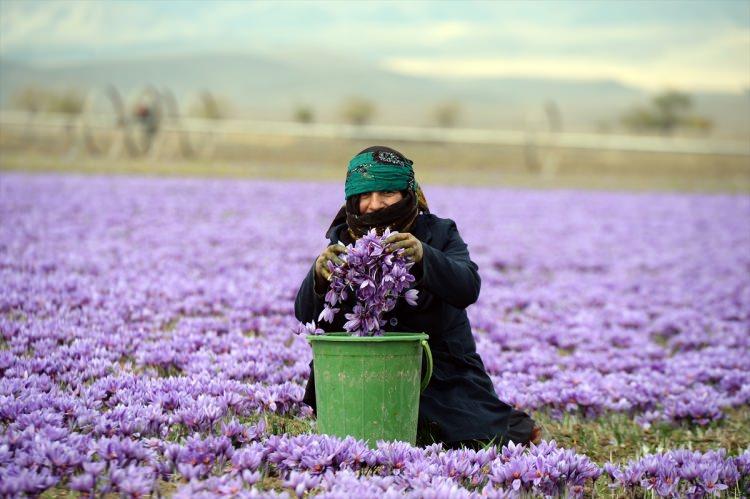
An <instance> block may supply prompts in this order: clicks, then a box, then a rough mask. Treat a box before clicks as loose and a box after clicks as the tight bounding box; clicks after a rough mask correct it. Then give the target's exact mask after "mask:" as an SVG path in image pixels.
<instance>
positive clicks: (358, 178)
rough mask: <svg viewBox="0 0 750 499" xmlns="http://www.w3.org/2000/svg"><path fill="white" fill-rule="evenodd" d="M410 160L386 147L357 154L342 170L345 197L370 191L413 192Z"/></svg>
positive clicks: (413, 182)
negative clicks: (344, 178)
mask: <svg viewBox="0 0 750 499" xmlns="http://www.w3.org/2000/svg"><path fill="white" fill-rule="evenodd" d="M413 164H414V163H413V162H412V161H411V160H410V159H406V158H404V157H402V156H399V155H397V154H394V153H392V152H389V151H373V152H363V153H360V154H357V155H356V156H354V158H352V160H351V161H350V162H349V168H348V169H347V172H346V185H345V187H344V190H345V196H344V197H345V198H349V197H350V196H355V195H357V194H363V193H365V192H374V191H405V190H409V191H412V192H416V190H417V187H419V186H418V184H417V182H416V181H415V180H414V169H413V168H412V165H413Z"/></svg>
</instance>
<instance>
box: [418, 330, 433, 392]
mask: <svg viewBox="0 0 750 499" xmlns="http://www.w3.org/2000/svg"><path fill="white" fill-rule="evenodd" d="M420 343H421V344H422V348H423V349H424V353H426V354H427V369H426V370H425V373H424V376H423V377H422V385H421V387H420V389H419V392H420V393H421V392H423V391H424V389H425V388H427V385H428V384H429V383H430V378H431V377H432V352H431V351H430V345H429V344H428V343H427V340H421V341H420Z"/></svg>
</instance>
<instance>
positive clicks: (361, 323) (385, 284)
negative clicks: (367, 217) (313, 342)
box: [308, 229, 418, 336]
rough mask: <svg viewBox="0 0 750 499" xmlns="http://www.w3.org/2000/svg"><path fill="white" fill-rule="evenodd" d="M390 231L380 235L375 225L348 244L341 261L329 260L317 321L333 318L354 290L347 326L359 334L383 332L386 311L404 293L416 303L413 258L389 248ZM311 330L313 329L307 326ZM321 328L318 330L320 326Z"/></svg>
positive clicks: (378, 333) (371, 334)
mask: <svg viewBox="0 0 750 499" xmlns="http://www.w3.org/2000/svg"><path fill="white" fill-rule="evenodd" d="M391 234H395V232H391V231H390V229H386V230H385V231H384V232H383V235H382V236H379V235H378V234H377V232H376V231H375V229H372V230H370V231H369V232H368V233H367V234H366V235H364V236H362V237H361V238H359V239H358V240H357V241H356V242H355V244H354V245H351V244H350V245H348V246H347V247H346V249H347V253H346V255H342V256H341V259H342V260H343V261H344V263H343V264H342V265H335V264H334V263H333V262H331V261H329V262H328V270H330V271H331V285H330V289H329V290H328V292H327V293H326V296H325V301H326V304H325V307H324V308H323V311H322V312H321V313H320V316H319V317H318V321H321V320H324V321H327V322H333V318H334V317H335V316H336V314H337V313H338V312H339V311H340V308H339V307H336V305H339V304H340V303H343V302H344V301H345V300H346V299H347V298H348V297H349V293H354V295H355V297H356V300H357V302H356V304H355V305H354V308H353V309H352V312H351V313H348V314H346V315H345V316H344V317H346V319H347V322H346V323H345V324H344V329H345V330H346V331H348V332H350V333H354V334H355V335H356V336H380V335H382V334H383V332H382V329H381V328H382V327H383V326H384V325H385V319H383V314H384V313H386V312H390V311H391V310H393V309H394V307H395V306H396V303H397V300H398V298H399V297H400V296H402V295H403V297H404V299H405V300H406V302H407V303H408V304H409V305H412V306H416V304H417V296H418V291H417V290H416V289H410V288H411V286H412V283H413V282H414V281H415V278H414V276H413V275H412V274H411V273H410V272H409V269H411V267H412V265H414V262H409V261H408V260H407V258H406V257H405V256H404V254H403V253H404V251H403V249H397V250H396V251H391V250H390V244H386V242H385V241H386V239H388V236H390V235H391ZM308 331H311V332H312V331H313V329H312V328H308ZM318 331H319V330H318Z"/></svg>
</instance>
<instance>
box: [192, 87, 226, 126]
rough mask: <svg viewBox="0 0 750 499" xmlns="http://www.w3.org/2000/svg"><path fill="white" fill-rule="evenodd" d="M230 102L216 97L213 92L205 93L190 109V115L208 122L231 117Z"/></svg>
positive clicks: (202, 93)
mask: <svg viewBox="0 0 750 499" xmlns="http://www.w3.org/2000/svg"><path fill="white" fill-rule="evenodd" d="M230 107H231V106H230V104H229V102H228V101H227V100H226V99H224V98H220V97H215V96H214V95H213V94H212V93H211V92H208V91H203V92H201V94H200V98H199V99H198V100H197V101H196V102H193V104H192V105H191V106H190V107H189V108H188V115H190V116H194V117H196V118H203V119H207V120H220V119H223V118H226V117H227V115H229V109H230Z"/></svg>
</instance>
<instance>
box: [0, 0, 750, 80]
mask: <svg viewBox="0 0 750 499" xmlns="http://www.w3.org/2000/svg"><path fill="white" fill-rule="evenodd" d="M227 51H231V52H235V53H236V52H248V53H255V54H260V55H266V56H272V57H273V56H279V55H281V54H290V53H299V52H303V53H306V54H309V56H310V57H315V54H322V56H323V57H333V56H336V55H340V56H344V57H348V58H356V59H358V60H360V61H363V62H365V63H371V64H374V65H377V66H380V67H384V68H388V69H391V70H393V71H397V72H402V73H408V74H420V75H431V76H439V77H444V78H463V77H497V76H521V77H555V78H570V79H600V78H605V79H615V80H619V81H622V82H623V83H626V84H630V85H635V86H638V87H641V88H644V89H647V90H657V89H661V88H664V87H675V88H681V89H685V90H720V91H730V92H744V91H746V90H747V89H748V88H750V1H748V0H708V1H699V0H687V1H684V0H681V1H677V0H651V1H624V2H620V1H593V0H589V1H563V0H557V1H549V2H547V1H526V2H514V1H501V0H497V1H493V2H460V3H459V2H455V3H454V2H442V1H441V2H395V1H394V2H375V1H364V0H362V1H358V2H343V1H334V2H312V1H305V2H246V1H216V2H202V1H197V0H196V1H188V0H183V1H147V0H131V1H116V0H109V1H103V2H100V1H97V0H83V1H63V0H51V1H34V0H24V1H17V0H0V57H3V58H8V59H10V60H15V61H20V62H27V63H33V64H47V65H48V64H68V63H74V62H81V61H90V60H96V59H113V58H114V59H117V58H132V57H143V56H159V55H164V54H182V53H188V54H189V53H198V52H202V53H205V52H227Z"/></svg>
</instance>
